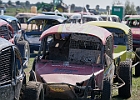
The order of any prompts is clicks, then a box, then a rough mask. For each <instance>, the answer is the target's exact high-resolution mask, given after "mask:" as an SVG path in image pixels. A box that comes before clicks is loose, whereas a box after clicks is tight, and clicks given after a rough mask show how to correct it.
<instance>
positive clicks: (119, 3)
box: [112, 0, 122, 5]
mask: <svg viewBox="0 0 140 100" xmlns="http://www.w3.org/2000/svg"><path fill="white" fill-rule="evenodd" d="M121 4H122V2H120V0H114V1H113V4H112V5H121Z"/></svg>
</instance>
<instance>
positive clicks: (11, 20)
mask: <svg viewBox="0 0 140 100" xmlns="http://www.w3.org/2000/svg"><path fill="white" fill-rule="evenodd" d="M0 19H3V20H5V21H6V22H8V23H9V24H10V25H11V26H12V28H13V30H14V34H16V33H20V32H21V23H20V22H19V20H18V19H17V18H16V17H13V16H8V15H0Z"/></svg>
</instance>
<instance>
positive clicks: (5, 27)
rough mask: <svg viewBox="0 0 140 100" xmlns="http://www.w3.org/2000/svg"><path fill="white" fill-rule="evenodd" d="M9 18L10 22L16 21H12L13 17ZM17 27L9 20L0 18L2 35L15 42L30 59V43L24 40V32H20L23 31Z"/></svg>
mask: <svg viewBox="0 0 140 100" xmlns="http://www.w3.org/2000/svg"><path fill="white" fill-rule="evenodd" d="M8 18H9V22H11V23H12V22H14V21H10V18H11V17H8ZM11 20H12V18H11ZM14 25H15V26H14V27H16V24H14ZM15 29H16V28H13V27H12V26H11V25H10V24H9V23H8V22H7V21H5V20H2V19H0V37H2V38H5V39H7V40H9V41H10V42H12V43H13V44H15V45H16V46H17V47H18V48H19V50H20V52H21V55H22V57H24V58H27V59H28V61H29V58H30V49H29V44H28V42H27V41H25V40H24V38H23V35H22V33H20V32H21V31H20V30H15ZM18 31H20V32H18ZM16 32H18V33H16ZM27 64H28V63H27Z"/></svg>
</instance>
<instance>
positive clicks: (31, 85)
mask: <svg viewBox="0 0 140 100" xmlns="http://www.w3.org/2000/svg"><path fill="white" fill-rule="evenodd" d="M22 100H44V89H43V84H42V83H40V82H34V81H29V82H28V83H27V84H26V88H25V90H24V91H23V96H22Z"/></svg>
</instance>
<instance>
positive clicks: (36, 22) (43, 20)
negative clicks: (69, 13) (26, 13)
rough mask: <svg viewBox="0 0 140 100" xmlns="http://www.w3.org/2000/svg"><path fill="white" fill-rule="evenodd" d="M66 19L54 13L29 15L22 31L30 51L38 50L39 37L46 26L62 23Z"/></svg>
mask: <svg viewBox="0 0 140 100" xmlns="http://www.w3.org/2000/svg"><path fill="white" fill-rule="evenodd" d="M66 20H67V19H66V18H64V17H61V16H55V15H39V16H34V17H31V18H30V19H29V20H28V21H27V28H26V32H25V33H24V38H25V40H27V41H28V43H29V46H30V52H31V53H33V52H34V51H38V49H39V46H40V41H39V37H40V35H41V34H42V32H43V31H45V30H47V29H48V28H50V27H52V26H54V25H57V24H61V23H64V22H65V21H66Z"/></svg>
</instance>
